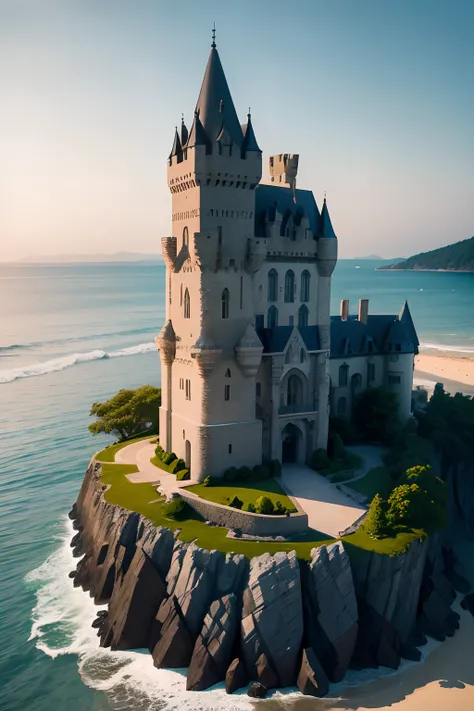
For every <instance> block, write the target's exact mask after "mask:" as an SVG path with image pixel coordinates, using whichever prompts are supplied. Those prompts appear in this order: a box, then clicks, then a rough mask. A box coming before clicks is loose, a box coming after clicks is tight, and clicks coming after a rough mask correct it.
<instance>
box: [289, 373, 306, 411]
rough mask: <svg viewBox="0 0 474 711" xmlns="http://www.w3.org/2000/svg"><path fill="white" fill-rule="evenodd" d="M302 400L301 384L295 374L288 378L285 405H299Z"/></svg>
mask: <svg viewBox="0 0 474 711" xmlns="http://www.w3.org/2000/svg"><path fill="white" fill-rule="evenodd" d="M302 402H303V386H302V383H301V380H300V378H299V377H298V376H297V375H290V377H289V378H288V390H287V397H286V404H287V405H301V404H302Z"/></svg>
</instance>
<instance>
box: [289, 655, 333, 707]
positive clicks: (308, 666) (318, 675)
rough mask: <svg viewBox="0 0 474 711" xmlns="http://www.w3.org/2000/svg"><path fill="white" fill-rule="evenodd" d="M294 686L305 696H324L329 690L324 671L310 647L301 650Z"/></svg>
mask: <svg viewBox="0 0 474 711" xmlns="http://www.w3.org/2000/svg"><path fill="white" fill-rule="evenodd" d="M296 686H297V687H298V689H299V690H300V691H301V693H302V694H304V695H305V696H318V697H321V696H326V694H327V693H328V691H329V681H328V678H327V676H326V673H325V671H324V669H323V667H322V666H321V663H320V661H319V659H318V658H317V656H316V654H315V653H314V651H313V650H312V649H311V648H309V649H304V650H303V657H302V659H301V667H300V673H299V674H298V679H297V680H296Z"/></svg>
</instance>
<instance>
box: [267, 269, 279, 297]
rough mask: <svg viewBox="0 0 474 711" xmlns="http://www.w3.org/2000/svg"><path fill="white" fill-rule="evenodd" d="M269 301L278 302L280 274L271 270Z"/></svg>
mask: <svg viewBox="0 0 474 711" xmlns="http://www.w3.org/2000/svg"><path fill="white" fill-rule="evenodd" d="M268 301H278V272H277V271H276V269H270V271H269V272H268Z"/></svg>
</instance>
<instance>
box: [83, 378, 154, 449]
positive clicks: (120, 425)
mask: <svg viewBox="0 0 474 711" xmlns="http://www.w3.org/2000/svg"><path fill="white" fill-rule="evenodd" d="M160 405H161V389H160V388H155V387H153V385H142V386H141V387H139V388H137V389H136V390H120V391H119V392H118V393H117V394H116V395H114V396H113V397H111V398H110V400H106V401H105V402H95V403H94V404H93V405H92V407H91V411H90V414H91V416H93V417H97V420H96V421H95V422H93V423H92V424H91V425H89V431H90V432H92V434H99V433H100V432H105V433H106V434H114V435H115V436H116V437H118V439H119V440H120V441H123V440H126V439H129V438H130V437H133V436H136V435H139V434H141V433H145V432H149V433H150V434H157V433H158V408H159V407H160Z"/></svg>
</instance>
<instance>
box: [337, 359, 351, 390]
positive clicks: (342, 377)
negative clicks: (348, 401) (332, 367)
mask: <svg viewBox="0 0 474 711" xmlns="http://www.w3.org/2000/svg"><path fill="white" fill-rule="evenodd" d="M348 373H349V366H348V365H346V364H345V363H344V365H341V366H340V367H339V387H340V388H345V387H347V376H348Z"/></svg>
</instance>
